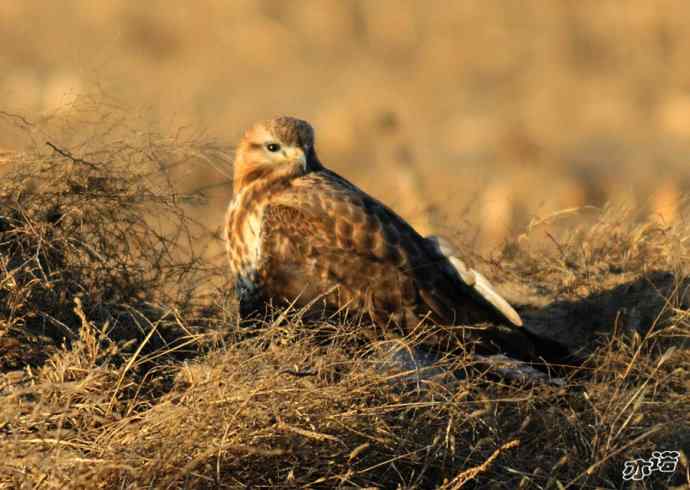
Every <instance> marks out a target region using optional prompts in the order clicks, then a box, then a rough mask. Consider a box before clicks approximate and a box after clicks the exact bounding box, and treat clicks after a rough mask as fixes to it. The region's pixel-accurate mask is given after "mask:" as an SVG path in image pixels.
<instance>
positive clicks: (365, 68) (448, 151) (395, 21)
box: [0, 0, 690, 249]
mask: <svg viewBox="0 0 690 490" xmlns="http://www.w3.org/2000/svg"><path fill="white" fill-rule="evenodd" d="M686 14H690V8H688V6H687V4H685V3H684V2H673V1H658V2H644V1H639V2H628V3H626V4H625V5H624V6H623V5H621V4H620V3H619V2H613V1H601V2H589V1H588V2H567V1H564V2H533V1H530V2H516V1H509V2H498V1H464V2H442V1H437V2H433V1H432V2H414V1H385V0H384V1H345V2H338V1H293V2H289V3H286V2H274V1H235V2H201V3H199V4H191V3H187V2H163V1H160V2H147V3H146V4H137V3H134V2H125V1H112V2H107V3H106V2H88V1H81V2H70V3H69V4H68V5H62V4H57V3H48V4H45V3H38V2H4V3H3V5H1V6H0V18H2V19H3V29H2V30H1V31H0V69H1V70H2V73H3V76H2V77H0V109H2V110H4V111H7V112H10V113H17V114H22V115H24V116H26V117H27V118H29V119H30V120H32V121H33V120H41V118H45V117H47V116H49V115H51V114H55V112H60V113H64V112H69V111H70V108H71V104H72V103H73V102H74V100H75V98H77V97H78V96H80V95H82V94H85V93H86V94H93V93H105V94H107V95H108V96H109V97H111V98H112V99H113V100H114V101H116V102H115V103H117V104H118V106H119V107H122V108H125V109H126V110H128V111H131V113H132V119H136V121H137V124H140V125H142V126H145V125H148V126H153V127H157V128H160V129H161V130H162V131H164V132H165V131H168V132H175V131H178V130H179V128H185V129H186V130H187V131H191V132H201V131H203V132H204V134H205V135H207V136H208V137H211V138H214V139H216V140H218V141H220V142H222V143H224V144H226V145H233V144H235V143H236V141H237V140H238V138H239V136H240V135H241V132H242V130H243V129H244V128H245V127H247V126H248V125H249V124H251V123H252V122H254V121H255V120H257V119H262V118H267V117H270V116H273V115H276V114H292V115H297V116H300V117H302V118H306V119H308V120H310V121H311V122H312V123H313V124H314V125H315V127H316V129H317V138H318V140H317V141H318V147H319V150H320V154H321V156H322V159H323V160H324V161H325V162H326V163H327V164H328V165H330V166H331V167H333V168H334V169H335V170H336V171H338V172H340V173H342V174H344V175H345V176H347V177H348V178H350V179H351V180H354V181H355V182H356V183H357V184H359V185H360V186H362V187H363V188H365V189H366V190H368V191H369V192H371V193H373V194H375V195H376V196H377V197H380V198H381V199H383V200H384V201H385V202H387V203H388V204H390V205H392V206H393V207H394V208H395V209H397V210H399V211H400V212H401V213H402V214H403V215H404V216H405V217H407V218H409V219H411V220H412V221H413V222H414V223H415V224H416V225H417V226H419V227H420V228H426V227H433V228H439V227H440V228H443V227H445V226H448V227H450V228H451V229H452V230H454V231H456V230H457V229H458V226H461V227H462V229H461V231H462V232H463V233H464V235H465V236H467V237H470V238H471V240H472V241H473V242H475V243H478V244H480V245H481V246H482V247H488V248H489V249H491V248H493V247H495V245H496V244H497V243H500V242H501V241H502V240H504V239H505V238H507V237H509V236H514V235H515V234H517V233H519V232H522V231H524V228H525V226H526V225H527V224H528V223H529V222H530V220H531V219H533V218H537V219H539V218H542V217H544V216H548V215H549V214H551V213H552V212H554V211H556V210H560V209H564V208H570V207H574V206H583V205H595V206H601V205H603V204H604V203H605V202H607V201H610V200H612V201H614V202H625V203H627V204H629V205H630V206H631V207H633V208H634V209H635V210H636V212H637V214H638V215H639V216H645V217H646V216H649V215H650V214H651V215H654V216H656V217H658V218H659V219H661V220H664V221H665V222H668V221H669V220H674V219H679V218H681V217H680V216H678V209H679V206H678V201H679V200H680V199H682V196H683V193H684V192H686V191H687V188H688V185H689V183H690V162H689V161H688V160H689V157H690V64H689V63H687V53H688V51H689V50H690V23H688V22H686V19H687V15H686ZM73 137H74V138H76V139H78V136H73ZM61 142H62V143H64V144H65V145H67V146H69V144H70V141H69V139H65V138H64V135H63V137H62V139H61ZM24 143H25V141H23V138H22V137H20V136H18V135H17V134H16V133H15V132H13V131H12V130H11V128H10V127H8V125H7V124H3V122H1V121H0V147H5V148H9V149H17V148H21V147H22V145H23V144H24ZM228 158H229V159H231V156H228ZM182 172H184V174H185V176H184V182H185V184H186V186H185V187H186V190H189V189H191V188H196V187H199V186H205V185H207V184H211V183H216V182H220V181H222V180H223V179H224V176H223V175H222V174H221V173H220V172H218V171H217V170H214V169H212V168H211V167H209V166H203V165H191V164H190V165H189V166H187V168H184V170H182ZM410 189H412V190H413V193H412V194H410ZM209 193H210V194H211V200H210V202H209V205H208V206H207V207H206V208H204V209H202V210H198V211H197V212H198V214H199V216H200V217H203V219H204V221H206V222H207V223H208V224H209V226H211V227H213V226H217V224H218V223H219V222H220V220H221V219H222V212H223V207H224V205H225V202H226V201H227V199H228V197H229V193H230V190H229V187H228V186H225V187H217V188H213V190H212V191H209Z"/></svg>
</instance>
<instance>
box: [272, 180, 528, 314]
mask: <svg viewBox="0 0 690 490" xmlns="http://www.w3.org/2000/svg"><path fill="white" fill-rule="evenodd" d="M261 235H262V243H263V245H262V247H263V254H264V258H265V261H266V263H265V270H266V271H267V274H268V275H269V276H270V277H267V279H266V281H265V284H264V287H265V288H267V290H268V292H269V294H270V295H271V296H281V297H284V298H285V299H287V300H292V299H295V298H298V297H299V298H302V301H300V302H301V303H305V302H309V301H312V300H314V299H316V298H317V297H318V296H319V295H321V294H323V293H327V292H331V293H330V294H331V295H330V296H329V300H330V301H331V302H336V303H338V304H337V306H339V307H343V306H345V307H349V308H350V309H355V310H357V309H364V310H367V312H368V313H371V314H372V316H373V317H374V319H375V320H377V322H388V321H389V319H390V318H393V319H394V320H399V319H400V317H399V316H400V315H403V316H404V322H405V323H408V325H409V321H410V320H412V321H417V320H418V319H421V318H423V317H424V316H427V315H431V317H432V318H433V319H434V320H436V321H438V322H440V323H444V324H449V325H452V324H465V323H477V322H481V321H495V320H496V319H498V318H499V317H500V316H504V317H506V318H507V319H508V320H510V321H511V322H512V323H515V324H517V325H519V324H521V322H519V316H517V313H515V312H514V310H512V308H510V306H509V305H508V303H507V302H505V300H502V298H500V296H498V294H497V293H496V292H495V291H494V290H493V288H491V287H490V284H489V283H488V281H486V280H484V278H483V276H481V275H480V274H478V273H476V272H475V271H471V270H470V272H471V275H472V276H471V277H473V278H475V280H474V281H473V282H472V283H470V281H468V280H467V278H465V277H463V276H462V274H461V273H458V271H456V269H455V268H454V267H453V265H452V264H451V261H450V260H449V258H448V257H446V256H445V255H444V253H443V250H441V249H440V247H438V246H437V245H436V243H435V242H433V241H430V240H427V239H425V238H424V237H422V236H421V235H419V234H418V233H417V232H416V231H415V230H414V229H413V228H412V227H411V226H410V225H409V224H407V223H406V222H405V221H404V220H403V219H402V218H400V217H399V216H398V215H397V214H395V213H394V212H393V211H392V210H390V209H389V208H387V207H386V206H384V205H383V204H381V203H380V202H378V201H376V200H375V199H373V198H372V197H370V196H368V195H367V194H366V193H364V192H362V191H361V190H360V189H358V188H357V187H355V186H354V185H353V184H351V183H350V182H348V181H347V180H345V179H343V178H342V177H340V176H338V175H337V174H335V173H333V172H330V171H320V172H315V173H311V174H308V175H306V176H304V177H302V178H300V179H296V180H295V181H293V183H292V186H291V187H289V188H288V189H286V190H283V191H281V192H280V193H279V194H277V195H274V196H272V197H271V204H270V205H268V207H267V208H266V209H265V210H264V218H263V225H262V231H261ZM475 274H476V275H475ZM468 277H470V276H468ZM477 278H478V280H477ZM478 285H479V287H477V286H478ZM487 288H488V289H487ZM336 289H337V291H335V290H336ZM497 298H500V300H502V302H501V301H499V300H498V299H497ZM505 305H507V307H508V308H509V310H508V309H506V308H505ZM511 312H512V313H511ZM396 315H398V316H396ZM516 319H517V321H516Z"/></svg>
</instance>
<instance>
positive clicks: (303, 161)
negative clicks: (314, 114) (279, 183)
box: [235, 116, 321, 190]
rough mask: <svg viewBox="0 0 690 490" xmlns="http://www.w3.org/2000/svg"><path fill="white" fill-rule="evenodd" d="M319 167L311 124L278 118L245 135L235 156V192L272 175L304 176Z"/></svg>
mask: <svg viewBox="0 0 690 490" xmlns="http://www.w3.org/2000/svg"><path fill="white" fill-rule="evenodd" d="M318 168H321V164H320V163H319V160H318V158H317V157H316V152H315V151H314V129H313V128H312V127H311V125H310V124H309V123H308V122H306V121H303V120H301V119H297V118H294V117H288V116H282V117H277V118H275V119H270V120H268V121H262V122H259V123H257V124H255V125H254V126H252V127H251V128H250V129H248V130H247V132H245V133H244V137H243V138H242V141H241V142H240V145H239V146H238V148H237V154H236V156H235V190H238V189H239V188H241V187H242V186H243V185H246V184H248V183H249V182H250V181H253V180H255V179H257V178H263V177H268V176H270V175H272V174H273V175H286V176H287V175H303V174H304V173H307V172H309V171H311V170H315V169H318Z"/></svg>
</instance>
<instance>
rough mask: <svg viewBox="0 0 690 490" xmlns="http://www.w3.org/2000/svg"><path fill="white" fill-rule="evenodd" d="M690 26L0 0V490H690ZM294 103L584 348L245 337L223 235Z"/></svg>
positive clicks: (417, 7) (333, 144)
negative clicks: (423, 351)
mask: <svg viewBox="0 0 690 490" xmlns="http://www.w3.org/2000/svg"><path fill="white" fill-rule="evenodd" d="M689 16H690V4H687V3H685V2H680V1H676V2H673V1H657V2H643V1H633V2H626V3H621V2H613V1H598V2H594V1H579V2H576V1H553V2H547V1H542V2H537V1H520V2H518V1H503V2H499V1H463V2H443V1H440V0H439V1H429V2H422V1H416V2H415V1H406V0H398V1H392V0H378V1H375V0H369V1H365V0H359V1H356V0H350V1H330V0H329V1H305V0H299V1H298V0H294V1H290V2H278V1H268V0H262V1H250V0H237V1H232V2H220V1H207V2H200V3H196V4H193V3H191V2H164V1H155V2H154V1H152V2H140V3H136V2H125V1H123V0H113V1H109V2H89V1H86V0H81V1H74V2H70V3H62V4H60V3H57V2H51V3H47V2H34V1H26V2H20V1H13V2H0V21H2V24H0V25H1V26H2V28H0V73H2V75H1V76H0V170H2V176H3V178H2V179H0V455H2V458H0V489H3V490H4V489H5V488H7V489H14V488H56V489H57V488H60V489H61V488H84V489H92V488H121V489H125V488H126V489H137V488H274V487H275V488H305V487H308V488H397V489H416V488H420V489H425V488H443V489H446V490H450V489H453V490H455V489H460V488H500V489H502V488H523V489H531V488H541V489H554V490H556V489H558V490H562V489H564V488H567V489H577V488H606V489H614V488H639V489H650V490H654V489H657V488H674V489H681V488H687V485H688V482H690V464H689V463H688V457H689V456H690V426H688V424H687V414H688V413H690V362H689V359H690V279H689V278H690V269H689V264H690V241H689V239H688V237H689V236H690V222H689V220H688V210H689V209H690V202H688V198H687V197H686V196H687V194H688V190H689V188H690V63H688V62H687V61H688V60H687V58H688V55H687V54H688V53H690V22H687V19H688V18H689ZM277 114H290V115H294V116H298V117H301V118H304V119H307V120H309V121H311V122H312V123H313V125H314V126H315V128H316V134H317V147H318V151H319V155H320V157H321V159H322V160H323V162H324V163H325V164H326V165H328V166H329V167H331V168H332V169H334V170H335V171H337V172H338V173H340V174H342V175H343V176H345V177H347V178H348V179H350V180H352V181H354V182H355V183H357V184H358V185H359V186H361V187H362V188H363V189H365V190H366V191H368V192H369V193H371V194H373V195H374V196H376V197H378V198H380V199H381V200H383V201H384V202H386V203H387V204H389V205H390V206H391V207H393V208H394V209H395V210H396V211H398V212H399V213H400V214H401V215H402V216H403V217H405V218H407V219H409V220H410V221H411V222H412V224H414V225H415V226H416V227H417V228H418V229H419V230H420V231H421V232H422V233H425V234H426V233H430V232H434V233H437V234H442V235H445V236H447V237H448V238H450V239H451V241H452V242H453V243H454V244H456V245H459V246H460V247H461V248H462V250H463V251H464V252H466V253H467V257H463V258H466V259H468V260H469V261H470V262H471V263H473V264H474V265H473V266H474V267H477V268H478V270H481V271H482V272H483V273H484V274H486V276H487V277H489V278H490V279H491V280H492V282H494V284H495V285H496V286H497V287H498V288H499V289H500V291H501V293H502V294H504V295H505V296H506V297H507V298H508V299H509V300H510V301H511V303H513V304H514V305H515V306H516V308H517V309H518V310H519V312H520V314H521V316H522V317H523V319H524V320H525V325H526V327H525V328H526V329H527V330H528V331H529V332H530V333H532V334H534V335H535V336H538V337H541V338H542V339H546V340H550V341H553V342H557V343H559V344H561V346H562V347H564V348H566V350H567V351H568V353H569V355H568V356H566V357H563V358H561V359H560V360H556V361H553V362H552V361H549V362H546V363H544V364H538V365H537V367H538V368H539V369H541V370H542V371H541V376H542V377H541V378H538V379H536V380H535V379H522V378H519V377H518V378H516V377H510V376H508V375H507V374H506V370H505V369H503V368H502V367H501V365H500V364H492V363H486V362H483V361H481V360H478V358H477V357H475V356H474V355H473V353H474V351H473V349H474V347H473V345H472V344H471V343H469V342H468V343H467V345H465V344H463V345H461V346H455V348H456V350H454V351H453V353H452V355H451V354H448V353H444V354H443V355H441V354H439V355H440V356H441V357H440V358H434V359H432V360H431V361H429V362H428V363H427V364H424V365H422V366H421V367H419V366H417V367H416V368H415V369H412V370H411V371H410V370H408V368H409V363H408V364H405V363H403V362H401V361H400V360H399V359H398V358H395V356H396V355H397V354H395V353H394V352H393V350H391V349H392V348H391V347H390V345H391V344H390V343H387V342H386V341H380V339H376V340H372V339H369V338H366V339H363V338H362V337H363V334H362V331H361V330H362V329H361V328H360V327H361V325H348V324H342V325H341V324H332V323H329V322H325V321H324V322H321V323H318V324H306V323H305V322H303V321H302V318H301V316H300V314H299V312H294V311H293V312H284V311H279V312H275V315H274V316H273V317H269V318H265V319H264V320H263V321H260V322H253V323H252V324H251V325H250V326H248V325H246V322H245V324H242V323H241V322H240V319H239V318H238V315H237V311H236V310H237V308H236V306H237V305H236V304H235V301H234V298H233V296H232V294H231V284H229V278H228V273H227V268H226V261H225V258H224V256H223V253H222V248H223V247H222V243H221V240H220V237H219V233H218V231H219V230H220V228H221V226H222V219H223V215H224V212H225V206H226V204H227V202H228V200H229V199H230V195H231V184H230V180H231V172H232V170H231V162H232V147H233V145H234V144H235V143H236V142H237V141H238V139H239V137H240V135H241V134H242V131H243V130H244V129H245V128H246V127H247V126H248V125H250V124H252V123H253V122H255V121H256V120H258V119H263V118H268V117H271V116H274V115H277ZM46 143H49V145H46ZM480 327H481V328H484V326H480ZM435 328H437V326H429V329H430V330H431V331H432V332H433V331H435V330H434V329H435ZM439 328H440V327H439ZM458 328H459V329H463V328H464V327H462V326H459V327H458ZM439 331H442V330H439ZM426 334H427V332H425V331H421V333H420V334H419V335H426ZM419 340H420V337H419V336H415V335H412V334H411V335H408V336H406V337H404V338H402V339H397V340H396V341H395V342H399V344H396V345H400V346H402V347H401V348H400V349H401V350H400V351H399V352H406V349H407V350H409V351H410V352H415V351H414V349H416V348H417V347H418V342H419ZM458 349H459V350H458ZM396 359H397V360H396ZM556 378H557V379H556ZM544 380H546V381H544ZM556 381H558V383H557V382H556ZM664 450H669V451H678V452H679V454H680V457H679V461H678V464H677V468H676V470H675V471H674V472H673V473H662V472H656V473H654V474H653V475H652V476H651V477H649V478H647V479H645V480H644V481H638V482H635V483H631V482H630V481H627V480H625V479H624V475H623V471H624V465H625V463H626V462H627V461H631V460H635V459H639V458H649V457H650V456H651V455H652V453H653V451H664Z"/></svg>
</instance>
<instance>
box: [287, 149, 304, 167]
mask: <svg viewBox="0 0 690 490" xmlns="http://www.w3.org/2000/svg"><path fill="white" fill-rule="evenodd" d="M283 153H284V154H285V158H287V160H288V161H289V162H290V163H293V164H295V165H299V166H300V167H302V169H304V170H306V169H307V157H306V155H305V154H304V151H303V150H302V148H294V147H293V148H286V149H285V150H283Z"/></svg>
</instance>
